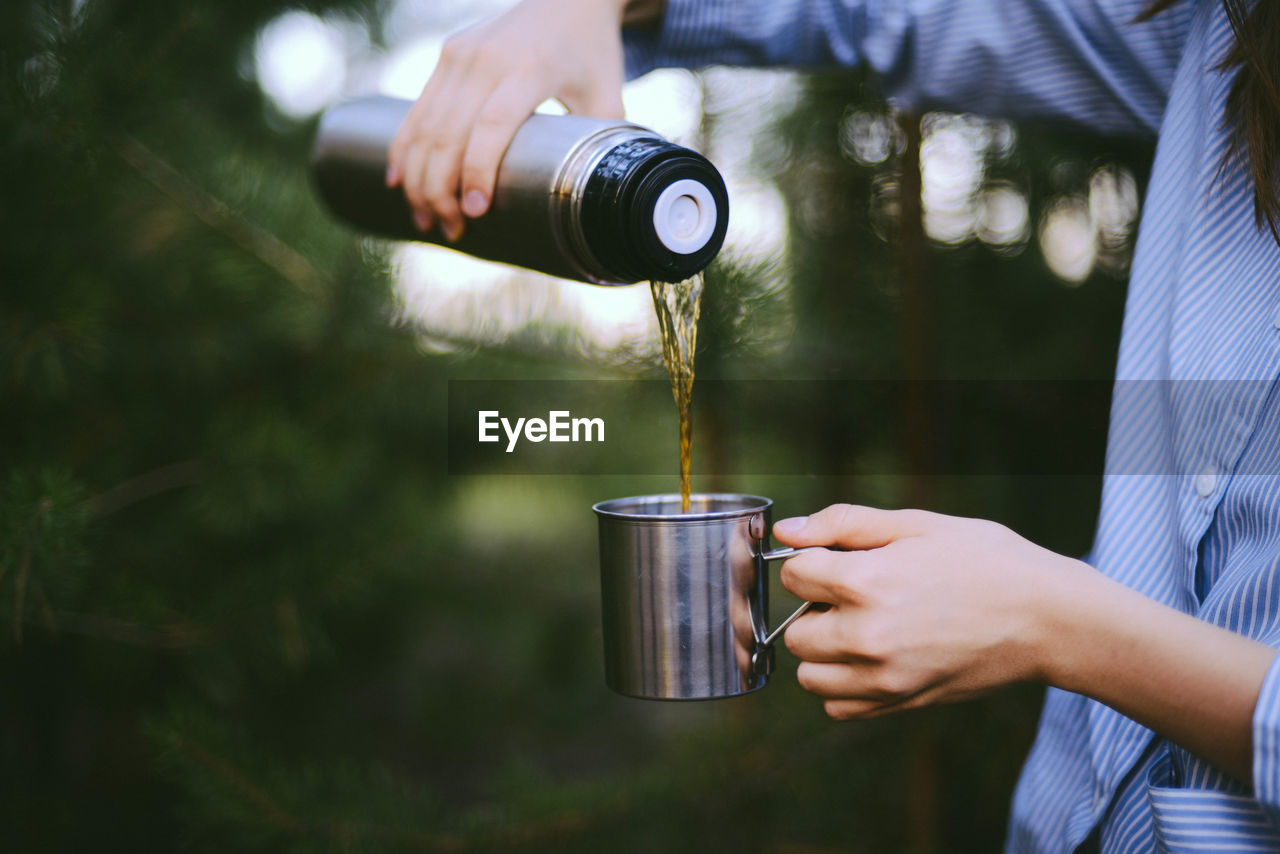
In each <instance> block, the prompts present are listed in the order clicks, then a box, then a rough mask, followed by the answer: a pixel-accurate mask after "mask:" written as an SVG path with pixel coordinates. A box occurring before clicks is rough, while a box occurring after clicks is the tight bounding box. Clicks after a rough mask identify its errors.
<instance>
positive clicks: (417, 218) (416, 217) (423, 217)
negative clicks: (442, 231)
mask: <svg viewBox="0 0 1280 854" xmlns="http://www.w3.org/2000/svg"><path fill="white" fill-rule="evenodd" d="M413 223H414V225H416V226H418V231H426V230H427V229H429V228H431V214H429V213H427V212H426V211H414V212H413Z"/></svg>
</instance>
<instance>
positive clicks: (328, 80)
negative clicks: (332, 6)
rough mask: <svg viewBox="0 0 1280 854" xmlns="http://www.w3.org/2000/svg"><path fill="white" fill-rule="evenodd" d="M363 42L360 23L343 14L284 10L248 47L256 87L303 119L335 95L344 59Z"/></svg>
mask: <svg viewBox="0 0 1280 854" xmlns="http://www.w3.org/2000/svg"><path fill="white" fill-rule="evenodd" d="M367 43H368V33H367V32H366V31H365V30H364V28H363V26H362V25H361V24H359V23H358V22H356V21H353V20H351V19H348V18H336V17H335V18H320V17H317V16H315V15H313V14H311V13H310V12H304V11H301V10H292V11H289V12H285V13H283V14H281V15H279V16H277V17H276V18H274V19H273V20H272V21H270V22H269V23H268V24H267V25H266V26H264V27H263V28H262V30H261V32H260V33H259V34H258V39H257V43H256V45H255V48H254V70H255V73H256V75H257V79H258V84H259V85H260V86H261V87H262V91H263V92H264V93H266V95H267V96H268V97H269V98H271V100H272V102H273V103H274V104H275V105H276V107H277V108H278V109H279V110H280V112H282V113H284V114H285V115H286V116H289V117H291V118H294V119H303V118H307V117H308V116H311V115H314V114H315V113H317V112H319V111H320V110H322V109H324V108H325V107H327V106H329V105H330V104H332V103H334V102H335V101H337V100H338V98H339V97H341V96H342V94H343V93H344V87H345V84H346V82H347V66H348V59H349V57H350V56H351V55H352V53H354V52H355V50H356V49H358V47H359V46H361V45H364V44H367Z"/></svg>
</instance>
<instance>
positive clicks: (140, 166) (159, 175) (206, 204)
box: [114, 134, 332, 301]
mask: <svg viewBox="0 0 1280 854" xmlns="http://www.w3.org/2000/svg"><path fill="white" fill-rule="evenodd" d="M114 148H115V153H116V154H117V155H119V157H120V158H121V159H122V160H124V162H125V163H127V164H129V166H130V167H132V168H133V170H134V171H135V172H137V173H138V174H139V175H141V176H142V177H143V178H146V179H147V181H149V182H150V183H151V184H153V185H154V186H155V187H156V188H157V189H159V190H160V191H161V192H163V193H164V194H165V195H167V196H168V197H169V198H171V199H173V200H174V201H175V202H177V203H178V204H179V205H181V206H182V207H184V208H186V209H187V210H188V211H190V212H191V213H192V214H194V215H195V216H196V217H197V218H199V219H200V220H201V221H202V222H204V223H205V224H206V225H208V226H209V227H210V228H213V229H214V230H216V231H220V232H222V233H223V234H225V235H226V236H227V237H229V238H231V240H232V241H234V242H235V243H236V244H237V245H238V246H240V248H242V249H244V250H245V251H246V252H249V253H250V254H251V255H254V256H255V257H257V258H258V259H259V260H260V261H262V263H264V264H266V265H267V266H268V267H271V268H272V269H273V270H275V271H276V272H277V273H279V274H280V275H281V276H283V277H284V278H285V279H287V280H288V281H290V282H292V283H293V284H294V285H295V286H296V287H297V288H298V290H300V291H302V292H303V293H304V294H306V295H307V296H309V297H311V298H312V299H315V300H319V301H323V300H324V299H325V298H326V296H327V294H328V293H329V292H330V290H331V289H332V288H331V285H332V282H331V280H330V279H329V277H327V276H325V275H323V274H322V273H321V272H320V271H319V270H317V269H316V267H315V265H314V264H312V263H311V262H310V261H309V260H307V258H306V257H305V256H303V255H302V254H301V253H300V252H298V251H297V250H296V249H294V248H293V247H291V246H289V245H288V244H287V243H285V242H284V241H282V240H281V239H280V238H278V237H276V236H275V235H274V234H272V233H271V232H270V231H268V230H267V229H265V228H262V227H261V226H258V225H255V224H253V223H251V222H249V221H248V220H247V219H245V218H244V217H242V216H240V215H239V214H238V213H236V212H235V211H233V210H232V209H231V207H230V206H229V205H227V203H226V202H224V201H222V200H221V199H219V198H217V197H216V196H214V195H213V194H211V193H209V191H207V190H205V189H204V188H202V187H200V186H199V185H198V184H196V183H195V182H194V181H192V180H191V179H190V178H188V177H187V176H186V175H184V174H182V173H181V172H180V171H178V170H177V169H176V168H175V167H174V166H172V165H171V164H170V163H169V162H168V161H166V160H164V159H163V158H161V157H160V156H159V155H158V154H156V153H155V152H154V151H152V150H151V149H149V148H147V147H146V146H145V145H143V144H142V143H141V142H139V141H138V140H137V139H135V138H134V137H132V136H130V135H128V134H121V135H120V136H119V137H118V138H117V139H116V142H115V145H114Z"/></svg>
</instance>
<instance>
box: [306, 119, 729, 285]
mask: <svg viewBox="0 0 1280 854" xmlns="http://www.w3.org/2000/svg"><path fill="white" fill-rule="evenodd" d="M409 106H410V102H409V101H404V100H398V99H394V98H384V97H370V98H362V99H358V100H355V101H349V102H347V103H345V104H341V105H339V106H337V107H334V108H332V109H330V110H329V111H328V112H326V113H325V114H324V116H323V117H322V118H321V120H320V126H319V129H318V130H317V132H316V139H315V145H314V148H313V151H312V170H313V172H314V176H315V182H316V185H317V187H318V189H319V191H320V195H321V196H322V197H323V198H324V200H325V202H326V203H327V204H328V205H329V207H330V208H331V209H332V210H333V212H334V213H336V214H337V215H338V216H340V217H341V218H343V219H345V220H347V221H348V222H349V223H351V224H352V225H355V226H356V227H358V228H360V229H362V230H365V231H369V232H373V233H376V234H381V235H383V236H386V237H392V238H398V239H402V240H420V241H427V242H432V243H441V244H442V245H446V246H450V247H451V248H455V249H458V250H460V251H462V252H466V253H468V254H470V255H474V256H476V257H479V258H485V259H488V260H491V261H501V262H504V263H507V264H514V265H516V266H519V267H526V268H528V269H531V270H538V271H541V272H544V273H549V274H551V275H554V276H560V277H563V278H569V279H579V280H581V281H586V282H593V283H595V284H615V283H629V282H637V281H641V280H645V279H658V280H661V281H670V282H678V281H682V280H683V279H687V278H688V277H689V276H692V275H693V274H694V273H697V272H698V271H700V270H702V269H703V268H704V267H706V266H707V264H709V263H710V262H711V259H712V258H714V257H715V255H716V253H717V252H719V251H720V247H721V245H722V244H723V243H724V235H725V229H726V227H727V224H728V220H729V198H728V195H727V193H726V191H725V186H724V180H723V179H722V178H721V177H720V173H719V172H717V171H716V168H715V167H714V166H712V165H711V163H710V162H708V161H707V159H706V158H705V157H703V156H702V155H700V154H698V153H696V152H693V151H690V150H689V149H686V148H681V147H680V146H677V145H673V144H672V143H670V142H667V141H666V140H664V139H662V138H661V137H659V136H658V135H657V134H655V133H653V132H652V131H648V130H645V129H644V128H641V127H637V126H636V125H633V124H628V123H626V122H618V121H603V120H599V119H589V118H583V117H579V116H546V115H534V116H531V117H530V118H529V119H528V120H527V121H526V122H525V123H524V124H523V125H522V126H521V127H520V129H519V131H518V132H517V133H516V135H515V138H514V139H512V141H511V144H510V145H509V146H508V148H507V151H506V154H505V155H504V156H503V159H502V164H501V166H500V167H499V170H498V178H497V186H496V187H495V190H494V195H493V201H492V204H491V205H490V209H489V212H488V213H487V214H485V215H484V216H483V217H480V218H479V219H476V220H473V221H471V222H469V223H468V224H467V229H466V232H465V234H464V235H463V237H462V239H461V240H460V241H459V242H458V243H456V244H450V243H446V242H445V241H444V238H443V236H442V235H441V234H440V232H439V231H438V230H435V231H432V232H426V233H424V232H421V231H419V230H418V228H417V227H416V226H415V225H414V222H413V214H412V210H411V209H410V207H409V204H408V202H407V201H406V200H405V197H404V192H403V190H401V189H400V188H398V187H397V188H394V189H391V188H388V187H387V186H386V181H385V176H386V171H387V149H388V148H389V146H390V144H391V140H392V138H393V137H394V136H395V133H396V130H397V129H398V128H399V127H400V123H401V121H402V120H403V119H404V116H405V114H406V113H407V112H408V110H409Z"/></svg>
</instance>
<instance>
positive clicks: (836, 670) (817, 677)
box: [796, 661, 898, 703]
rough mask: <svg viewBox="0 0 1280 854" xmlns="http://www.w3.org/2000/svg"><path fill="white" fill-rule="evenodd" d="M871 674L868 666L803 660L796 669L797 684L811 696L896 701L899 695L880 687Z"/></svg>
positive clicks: (871, 667) (871, 669) (831, 698)
mask: <svg viewBox="0 0 1280 854" xmlns="http://www.w3.org/2000/svg"><path fill="white" fill-rule="evenodd" d="M872 671H873V666H872V665H869V664H849V663H843V662H842V663H832V662H816V661H802V662H800V666H799V667H797V668H796V681H797V682H799V683H800V687H801V688H803V689H804V690H806V691H808V692H809V693H810V694H814V695H816V696H819V697H822V698H824V699H828V700H872V701H875V702H877V703H884V702H894V701H896V700H897V699H898V695H896V694H890V693H888V692H886V691H884V690H883V689H882V688H881V687H880V686H878V685H877V684H876V681H875V676H874V673H873V672H872Z"/></svg>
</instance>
